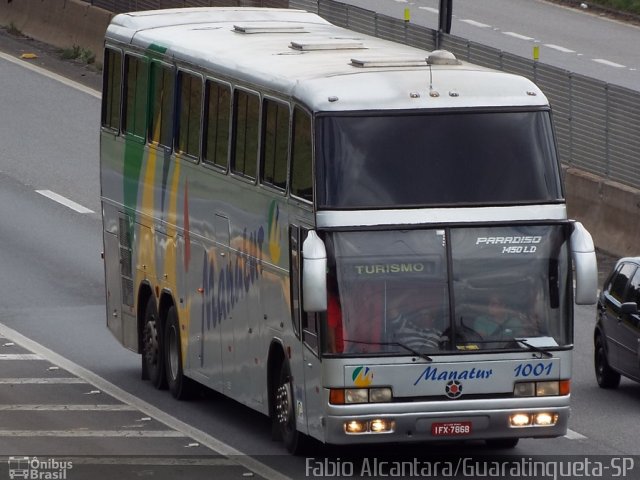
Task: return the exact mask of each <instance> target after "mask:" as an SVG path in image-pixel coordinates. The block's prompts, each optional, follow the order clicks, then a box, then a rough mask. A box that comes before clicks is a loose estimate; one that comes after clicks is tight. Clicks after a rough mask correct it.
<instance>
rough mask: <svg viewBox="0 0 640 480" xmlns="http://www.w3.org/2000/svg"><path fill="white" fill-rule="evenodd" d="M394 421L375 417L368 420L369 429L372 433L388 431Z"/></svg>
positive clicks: (390, 429)
mask: <svg viewBox="0 0 640 480" xmlns="http://www.w3.org/2000/svg"><path fill="white" fill-rule="evenodd" d="M393 425H394V422H393V421H392V420H384V419H381V418H377V419H375V420H371V421H370V422H369V429H370V430H371V431H372V432H374V433H382V432H390V431H392V430H393Z"/></svg>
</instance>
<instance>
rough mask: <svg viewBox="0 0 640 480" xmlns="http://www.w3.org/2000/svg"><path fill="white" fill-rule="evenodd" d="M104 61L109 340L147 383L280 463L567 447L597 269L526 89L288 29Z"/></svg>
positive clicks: (153, 37)
mask: <svg viewBox="0 0 640 480" xmlns="http://www.w3.org/2000/svg"><path fill="white" fill-rule="evenodd" d="M104 58H105V65H104V90H103V99H102V115H101V142H100V178H101V199H102V211H103V230H104V234H103V238H104V265H105V276H106V305H107V325H108V327H109V329H110V330H111V331H112V332H113V334H114V335H115V336H116V337H117V339H118V340H119V341H120V342H121V343H122V344H123V345H124V346H125V347H127V348H129V349H131V350H133V351H134V352H138V353H140V354H141V370H142V376H143V378H145V379H147V380H149V381H150V382H151V383H152V384H153V385H154V386H155V387H157V388H167V387H168V389H169V390H170V391H171V393H172V394H173V396H175V397H176V398H178V399H184V398H187V397H189V396H190V395H191V394H192V393H193V392H194V390H195V389H196V388H197V387H198V386H200V385H204V386H206V387H208V388H210V389H213V390H216V391H218V392H221V393H222V394H224V395H227V396H229V397H231V398H233V399H235V400H237V401H238V402H241V403H242V404H245V405H247V406H249V407H251V408H253V409H255V410H258V411H259V412H262V413H264V414H265V415H268V416H269V417H270V418H271V419H272V422H273V433H274V436H276V437H278V438H281V439H282V440H284V443H285V445H286V447H287V449H288V450H289V451H290V452H292V453H297V452H299V451H300V450H301V449H302V448H303V447H304V445H305V443H306V441H307V440H308V438H309V437H312V438H315V439H317V440H320V441H321V442H325V443H329V444H372V443H382V442H393V443H398V442H427V441H433V440H460V439H483V440H486V441H487V443H489V444H492V445H497V446H502V447H510V446H514V445H516V443H517V442H518V439H519V438H523V437H556V436H560V435H564V434H565V433H566V431H567V421H568V418H569V410H570V402H569V400H570V390H571V383H570V382H571V360H572V346H573V304H574V302H575V303H579V304H591V303H594V302H595V300H596V273H597V268H596V263H595V253H594V245H593V242H592V239H591V236H590V235H589V233H588V232H587V231H586V230H585V229H584V228H583V227H582V225H581V224H580V223H578V222H575V221H572V220H569V219H568V218H567V209H566V204H565V196H564V191H563V184H562V179H561V165H560V162H559V159H558V156H557V152H556V145H555V141H554V133H553V128H552V118H551V111H550V106H549V103H548V100H547V99H546V97H545V95H544V94H543V93H542V92H541V91H540V89H538V88H537V87H536V85H534V84H533V83H532V82H530V81H529V80H527V79H525V78H522V77H519V76H515V75H511V74H507V73H502V72H497V71H493V70H489V69H486V68H481V67H478V66H475V65H472V64H469V63H465V62H462V61H459V60H458V59H457V58H456V57H455V56H454V55H452V54H451V53H450V52H447V51H433V52H426V51H422V50H419V49H416V48H413V47H409V46H404V45H399V44H395V43H392V42H388V41H384V40H381V39H378V38H374V37H370V36H366V35H363V34H360V33H356V32H352V31H349V30H345V29H343V28H340V27H337V26H334V25H332V24H330V23H328V22H327V21H325V20H324V19H322V18H321V17H319V16H317V15H315V14H311V13H307V12H304V11H300V10H288V9H266V8H265V9H262V8H185V9H168V10H156V11H147V12H137V13H128V14H120V15H117V16H115V17H114V18H113V20H112V22H111V24H110V26H109V27H108V30H107V33H106V39H105V56H104ZM574 287H575V288H574Z"/></svg>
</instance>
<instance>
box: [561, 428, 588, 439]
mask: <svg viewBox="0 0 640 480" xmlns="http://www.w3.org/2000/svg"><path fill="white" fill-rule="evenodd" d="M564 438H568V439H569V440H584V439H585V438H587V437H585V436H584V435H582V434H581V433H578V432H574V431H573V430H571V429H567V434H566V435H565V436H564Z"/></svg>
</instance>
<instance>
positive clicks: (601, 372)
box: [593, 335, 620, 389]
mask: <svg viewBox="0 0 640 480" xmlns="http://www.w3.org/2000/svg"><path fill="white" fill-rule="evenodd" d="M593 364H594V367H595V372H596V381H597V382H598V385H599V386H600V388H611V389H613V388H618V385H620V374H619V373H618V372H616V371H615V370H613V369H612V368H611V366H610V365H609V362H608V361H607V351H606V350H605V348H604V342H603V341H602V337H601V336H600V335H598V336H597V337H596V341H595V349H594V354H593Z"/></svg>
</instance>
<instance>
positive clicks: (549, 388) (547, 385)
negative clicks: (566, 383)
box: [536, 382, 560, 397]
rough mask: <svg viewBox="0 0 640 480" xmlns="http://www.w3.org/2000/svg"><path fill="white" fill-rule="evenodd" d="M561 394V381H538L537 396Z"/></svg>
mask: <svg viewBox="0 0 640 480" xmlns="http://www.w3.org/2000/svg"><path fill="white" fill-rule="evenodd" d="M549 395H560V382H536V397H548V396H549Z"/></svg>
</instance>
